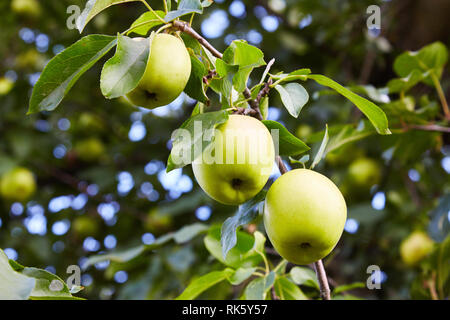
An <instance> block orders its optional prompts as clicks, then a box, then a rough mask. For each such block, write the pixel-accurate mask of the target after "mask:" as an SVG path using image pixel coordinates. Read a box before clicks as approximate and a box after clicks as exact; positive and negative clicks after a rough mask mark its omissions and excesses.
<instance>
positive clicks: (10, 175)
mask: <svg viewBox="0 0 450 320" xmlns="http://www.w3.org/2000/svg"><path fill="white" fill-rule="evenodd" d="M35 191H36V180H35V178H34V175H33V173H32V172H31V171H30V170H28V169H26V168H21V167H17V168H14V169H12V170H11V171H9V172H7V173H5V174H4V175H3V176H2V179H1V180H0V194H1V195H2V197H3V198H4V199H6V200H9V201H20V202H23V201H25V200H27V199H28V198H30V197H31V196H32V195H33V193H34V192H35Z"/></svg>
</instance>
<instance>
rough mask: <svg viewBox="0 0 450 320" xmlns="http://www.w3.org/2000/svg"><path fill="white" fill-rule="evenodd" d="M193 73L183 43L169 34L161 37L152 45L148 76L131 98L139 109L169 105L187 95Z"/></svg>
mask: <svg viewBox="0 0 450 320" xmlns="http://www.w3.org/2000/svg"><path fill="white" fill-rule="evenodd" d="M190 74H191V58H190V56H189V52H188V51H187V49H186V47H185V45H184V43H183V41H182V40H180V39H178V38H177V37H175V36H172V35H169V34H157V35H156V36H155V37H154V38H153V41H152V43H151V49H150V55H149V58H148V62H147V68H146V69H145V73H144V75H143V77H142V79H141V81H140V82H139V84H138V86H137V87H136V88H135V89H134V90H133V91H131V92H130V93H128V94H127V98H128V100H129V101H130V102H131V103H132V104H134V105H136V106H139V107H144V108H149V109H153V108H156V107H160V106H165V105H167V104H169V103H171V102H172V101H173V100H175V99H176V98H177V97H178V96H179V95H180V93H181V92H183V90H184V87H186V84H187V82H188V80H189V76H190Z"/></svg>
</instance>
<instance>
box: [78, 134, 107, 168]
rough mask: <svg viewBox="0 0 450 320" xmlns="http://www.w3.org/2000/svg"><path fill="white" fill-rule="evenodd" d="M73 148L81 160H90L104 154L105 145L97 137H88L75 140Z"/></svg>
mask: <svg viewBox="0 0 450 320" xmlns="http://www.w3.org/2000/svg"><path fill="white" fill-rule="evenodd" d="M74 150H75V153H76V154H77V155H78V157H79V158H80V159H81V160H83V161H86V162H92V161H95V160H97V159H98V158H100V157H101V156H102V155H103V154H104V152H105V146H104V145H103V143H102V142H101V141H100V140H99V139H98V138H88V139H85V140H81V141H79V142H77V143H76V144H75V146H74Z"/></svg>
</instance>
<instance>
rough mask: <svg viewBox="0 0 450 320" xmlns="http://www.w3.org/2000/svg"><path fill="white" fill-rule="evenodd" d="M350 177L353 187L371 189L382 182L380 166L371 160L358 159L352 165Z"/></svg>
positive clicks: (349, 172)
mask: <svg viewBox="0 0 450 320" xmlns="http://www.w3.org/2000/svg"><path fill="white" fill-rule="evenodd" d="M348 175H349V182H350V183H351V184H352V185H354V186H357V187H363V188H370V187H372V186H373V185H375V184H378V183H379V182H380V180H381V172H380V165H379V164H378V163H377V162H376V161H375V160H372V159H369V158H364V157H363V158H358V159H356V160H355V161H353V162H352V163H351V164H350V167H349V168H348Z"/></svg>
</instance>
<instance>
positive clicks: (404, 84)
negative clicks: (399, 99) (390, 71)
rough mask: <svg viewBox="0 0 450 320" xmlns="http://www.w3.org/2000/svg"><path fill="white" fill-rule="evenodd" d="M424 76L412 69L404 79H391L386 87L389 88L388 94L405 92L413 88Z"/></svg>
mask: <svg viewBox="0 0 450 320" xmlns="http://www.w3.org/2000/svg"><path fill="white" fill-rule="evenodd" d="M424 76H426V74H422V72H420V71H419V70H417V69H414V70H412V71H411V73H410V74H408V75H407V76H406V77H404V78H396V79H392V80H390V81H389V82H388V83H387V87H388V88H389V92H390V93H396V92H401V91H403V92H406V91H408V90H409V89H411V88H412V87H414V86H415V85H416V84H417V83H419V82H420V81H421V80H422V79H423V78H424Z"/></svg>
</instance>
